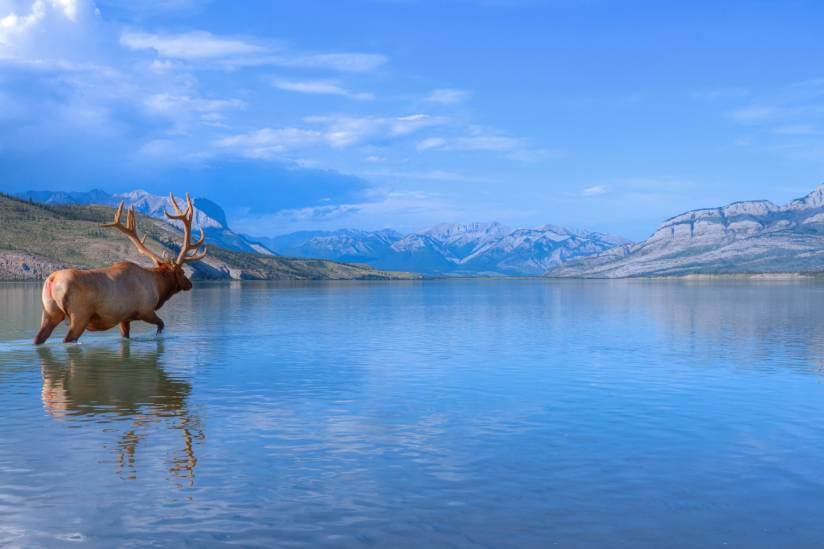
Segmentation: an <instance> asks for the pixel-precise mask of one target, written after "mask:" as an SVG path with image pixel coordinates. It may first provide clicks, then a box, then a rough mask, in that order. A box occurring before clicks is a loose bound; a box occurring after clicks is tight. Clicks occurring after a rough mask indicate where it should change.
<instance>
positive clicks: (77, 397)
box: [38, 340, 204, 486]
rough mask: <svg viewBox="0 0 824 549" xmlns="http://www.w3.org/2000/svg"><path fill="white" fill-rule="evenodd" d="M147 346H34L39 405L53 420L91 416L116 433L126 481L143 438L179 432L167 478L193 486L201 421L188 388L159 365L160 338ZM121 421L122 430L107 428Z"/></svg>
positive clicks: (133, 470) (125, 342)
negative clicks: (57, 349)
mask: <svg viewBox="0 0 824 549" xmlns="http://www.w3.org/2000/svg"><path fill="white" fill-rule="evenodd" d="M149 345H150V347H148V348H147V347H146V345H145V344H142V345H141V344H136V343H133V342H131V341H128V340H123V341H121V342H120V346H119V348H118V349H112V348H107V347H86V346H83V347H81V346H72V347H67V348H65V351H62V350H61V351H62V352H57V353H56V352H54V351H53V350H52V349H49V348H47V347H43V348H39V349H38V354H39V357H40V365H41V373H42V376H43V386H42V390H41V398H42V401H43V406H44V408H45V410H46V412H47V413H48V414H49V415H51V416H52V417H53V418H54V419H55V420H57V421H67V422H70V421H76V420H88V419H93V420H94V421H96V422H98V423H100V424H102V425H103V426H104V429H103V430H104V432H107V433H108V432H120V435H119V439H118V440H117V441H116V443H115V446H116V458H117V463H118V470H119V472H120V474H121V475H123V476H124V477H126V478H130V479H135V478H137V458H138V453H139V448H140V446H141V444H140V443H141V442H142V441H143V440H144V439H146V438H147V437H149V436H151V435H152V434H153V433H156V432H157V431H158V430H161V429H169V430H170V432H176V433H179V436H180V439H181V440H180V441H179V442H178V443H175V444H174V447H176V448H177V449H176V450H174V451H173V452H172V454H171V455H170V456H169V458H168V459H169V463H168V470H169V473H170V474H171V475H172V478H175V479H179V480H182V481H184V482H185V483H186V484H188V485H189V486H192V485H193V483H194V478H195V467H196V466H197V457H196V454H195V448H196V446H197V444H198V443H200V442H201V441H202V440H203V439H204V434H203V428H202V425H201V423H200V420H199V418H198V417H197V416H196V415H195V414H193V413H192V411H191V410H190V409H189V404H188V399H189V395H190V393H191V390H192V386H191V384H190V383H189V382H188V381H187V380H185V379H182V378H181V377H179V376H174V375H170V374H169V373H168V372H167V371H166V370H165V369H164V367H163V362H162V357H163V353H164V348H163V342H162V341H156V342H152V343H150V344H149ZM90 416H93V417H90ZM120 423H125V424H126V428H125V429H122V430H118V429H113V428H112V427H113V425H117V424H120ZM175 438H177V437H175Z"/></svg>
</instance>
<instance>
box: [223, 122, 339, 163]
mask: <svg viewBox="0 0 824 549" xmlns="http://www.w3.org/2000/svg"><path fill="white" fill-rule="evenodd" d="M324 142H325V136H324V134H323V133H322V132H320V131H317V130H306V129H302V128H278V129H272V128H263V129H260V130H255V131H252V132H249V133H244V134H238V135H231V136H229V137H224V138H222V139H220V140H218V142H217V146H218V147H222V148H226V149H235V150H238V151H240V152H241V154H243V155H244V156H248V157H250V158H264V159H269V158H273V157H276V156H278V155H281V154H283V153H285V152H287V151H289V150H292V149H298V148H303V147H311V146H317V145H320V144H323V143H324Z"/></svg>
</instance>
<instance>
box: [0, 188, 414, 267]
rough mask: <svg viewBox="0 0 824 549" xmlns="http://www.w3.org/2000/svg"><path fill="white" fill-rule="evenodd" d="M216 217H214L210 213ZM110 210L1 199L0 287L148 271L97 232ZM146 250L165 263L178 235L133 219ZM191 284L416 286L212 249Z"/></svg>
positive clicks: (112, 236) (116, 241) (106, 232)
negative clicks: (137, 268)
mask: <svg viewBox="0 0 824 549" xmlns="http://www.w3.org/2000/svg"><path fill="white" fill-rule="evenodd" d="M213 213H214V212H213ZM113 214H114V209H113V208H112V207H110V206H99V205H84V204H72V205H65V204H39V203H36V202H34V201H31V202H30V201H28V200H21V199H19V198H15V197H10V196H6V195H3V194H0V280H42V279H44V278H45V277H46V276H48V275H49V273H51V272H53V271H55V270H57V269H63V268H67V267H81V268H97V267H103V266H106V265H111V264H112V263H114V262H117V261H123V260H129V261H133V262H135V263H138V264H142V265H147V266H148V261H147V259H146V258H145V257H143V256H141V255H139V254H138V253H137V251H136V249H135V247H134V246H133V245H132V244H131V243H130V242H129V241H128V240H127V239H126V238H125V237H123V235H121V234H119V233H117V232H116V231H112V230H110V229H105V228H102V227H100V224H101V223H104V222H109V221H111V220H112V217H113ZM137 217H138V219H137V223H138V230H139V232H140V233H141V234H143V235H145V236H146V238H147V240H146V245H147V246H149V247H150V248H152V249H153V250H155V251H157V252H161V253H162V252H166V253H168V254H169V255H170V256H174V255H175V254H176V253H177V250H178V247H179V246H180V241H181V236H182V235H181V234H180V231H179V230H178V229H177V228H175V227H174V226H173V225H171V224H169V223H168V222H166V221H165V220H161V219H158V218H154V217H146V216H144V215H142V214H138V216H137ZM185 269H186V271H187V272H188V273H189V274H190V275H191V276H192V277H194V278H198V279H217V280H295V279H303V280H305V279H311V280H330V279H331V280H341V279H361V280H362V279H406V280H409V279H416V278H420V277H419V276H418V275H412V274H409V273H390V272H384V271H380V270H378V269H374V268H372V267H369V266H367V265H354V264H350V263H340V262H334V261H326V260H319V259H300V258H288V257H278V256H275V255H263V254H260V253H253V252H243V251H232V250H227V249H224V248H221V247H219V246H215V245H212V246H210V247H209V253H208V254H207V255H206V258H205V259H203V260H202V261H197V262H194V263H190V264H187V265H186V267H185Z"/></svg>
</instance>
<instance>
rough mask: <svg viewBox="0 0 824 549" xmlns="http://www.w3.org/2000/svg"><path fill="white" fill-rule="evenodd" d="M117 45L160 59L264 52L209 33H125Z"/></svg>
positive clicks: (249, 45)
mask: <svg viewBox="0 0 824 549" xmlns="http://www.w3.org/2000/svg"><path fill="white" fill-rule="evenodd" d="M120 44H121V45H122V46H125V47H127V48H129V49H132V50H153V51H155V52H157V53H158V54H159V55H161V56H163V57H170V58H173V59H184V60H197V59H210V58H223V57H233V56H238V55H249V54H256V53H263V52H265V51H266V49H265V48H263V47H261V46H258V45H257V44H252V43H249V42H246V41H243V40H237V39H230V38H220V37H217V36H214V35H212V34H210V33H208V32H203V31H194V32H187V33H183V34H165V35H164V34H149V33H143V32H124V33H123V34H122V35H121V36H120Z"/></svg>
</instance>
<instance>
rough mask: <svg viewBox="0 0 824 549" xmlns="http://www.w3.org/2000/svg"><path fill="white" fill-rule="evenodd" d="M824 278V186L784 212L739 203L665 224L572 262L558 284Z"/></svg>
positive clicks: (764, 204)
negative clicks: (571, 280)
mask: <svg viewBox="0 0 824 549" xmlns="http://www.w3.org/2000/svg"><path fill="white" fill-rule="evenodd" d="M821 270H824V185H822V186H819V187H818V188H816V189H815V190H814V191H813V192H811V193H810V194H808V195H807V196H805V197H803V198H799V199H797V200H793V201H792V202H790V203H789V204H787V205H785V206H777V205H776V204H773V203H772V202H770V201H768V200H754V201H748V202H734V203H732V204H729V205H727V206H724V207H720V208H708V209H701V210H693V211H690V212H686V213H683V214H680V215H677V216H675V217H672V218H670V219H668V220H666V221H665V222H664V223H663V224H662V225H661V226H660V227H659V228H658V230H657V231H655V233H653V235H652V236H650V237H649V238H648V239H647V240H645V241H644V242H641V243H638V244H633V245H630V246H622V247H619V248H616V249H613V250H609V251H608V252H605V253H602V254H599V255H596V256H593V257H590V258H586V259H581V260H577V261H573V262H570V263H568V264H565V265H562V266H560V267H558V268H555V269H553V270H551V271H550V272H549V273H548V275H549V276H555V277H597V278H620V277H633V276H680V275H688V274H732V273H775V272H815V271H821Z"/></svg>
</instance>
